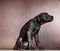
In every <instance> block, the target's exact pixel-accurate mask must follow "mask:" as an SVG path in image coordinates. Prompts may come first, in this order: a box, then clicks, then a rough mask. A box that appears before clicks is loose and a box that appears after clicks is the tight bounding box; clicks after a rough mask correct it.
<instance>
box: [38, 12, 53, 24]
mask: <svg viewBox="0 0 60 51" xmlns="http://www.w3.org/2000/svg"><path fill="white" fill-rule="evenodd" d="M38 21H40V23H42V24H43V23H47V22H51V21H53V16H52V15H49V14H48V13H41V14H39V15H38Z"/></svg>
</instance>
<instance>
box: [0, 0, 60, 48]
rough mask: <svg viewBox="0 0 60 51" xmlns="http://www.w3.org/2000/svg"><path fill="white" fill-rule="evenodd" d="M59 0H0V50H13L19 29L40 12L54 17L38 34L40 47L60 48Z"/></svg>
mask: <svg viewBox="0 0 60 51" xmlns="http://www.w3.org/2000/svg"><path fill="white" fill-rule="evenodd" d="M59 11H60V2H59V0H0V48H13V46H14V44H15V42H16V39H17V37H18V35H19V31H20V29H21V27H22V26H23V25H24V24H25V23H26V22H27V21H28V20H29V19H31V18H32V17H34V16H36V15H37V14H39V13H41V12H48V13H49V14H51V15H53V16H54V21H53V22H51V23H47V24H44V25H43V26H42V27H41V30H40V32H39V35H40V36H39V37H40V41H41V46H43V47H45V48H60V29H59V28H60V24H59V22H60V19H59V18H60V12H59Z"/></svg>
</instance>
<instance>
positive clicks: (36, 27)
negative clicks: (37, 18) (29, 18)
mask: <svg viewBox="0 0 60 51" xmlns="http://www.w3.org/2000/svg"><path fill="white" fill-rule="evenodd" d="M39 29H40V26H39V25H38V24H34V27H33V30H32V32H33V33H34V34H35V33H38V31H39Z"/></svg>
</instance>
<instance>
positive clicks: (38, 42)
mask: <svg viewBox="0 0 60 51" xmlns="http://www.w3.org/2000/svg"><path fill="white" fill-rule="evenodd" d="M34 39H35V42H36V46H38V48H39V49H44V48H43V47H41V46H40V41H39V37H38V34H36V35H35V36H34Z"/></svg>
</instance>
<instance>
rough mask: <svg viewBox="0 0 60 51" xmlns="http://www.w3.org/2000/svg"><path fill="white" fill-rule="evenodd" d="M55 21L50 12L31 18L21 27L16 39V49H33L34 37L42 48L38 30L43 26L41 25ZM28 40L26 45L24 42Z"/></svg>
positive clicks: (37, 44)
mask: <svg viewBox="0 0 60 51" xmlns="http://www.w3.org/2000/svg"><path fill="white" fill-rule="evenodd" d="M51 21H53V16H51V15H49V14H48V13H41V14H39V15H37V16H35V17H34V18H32V19H30V20H29V21H28V22H27V23H26V24H25V25H24V26H23V27H22V29H21V31H20V35H19V37H18V39H17V41H16V44H15V46H14V49H16V50H19V49H29V50H31V49H33V48H32V40H33V37H34V39H35V42H36V46H38V48H39V49H41V48H40V42H39V38H38V32H39V29H40V27H41V25H43V24H45V23H47V22H51ZM25 42H27V43H26V44H25V45H27V46H26V47H25V46H24V43H25Z"/></svg>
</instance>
